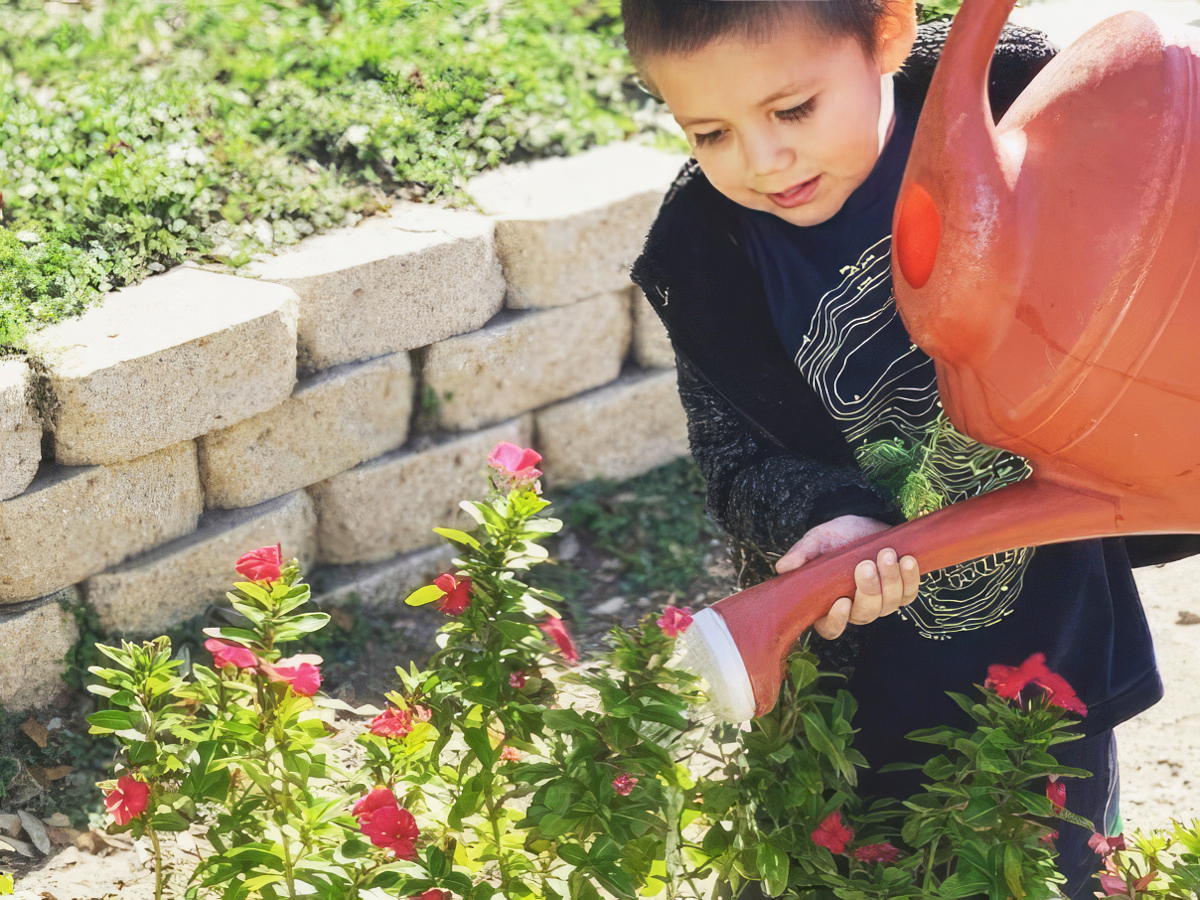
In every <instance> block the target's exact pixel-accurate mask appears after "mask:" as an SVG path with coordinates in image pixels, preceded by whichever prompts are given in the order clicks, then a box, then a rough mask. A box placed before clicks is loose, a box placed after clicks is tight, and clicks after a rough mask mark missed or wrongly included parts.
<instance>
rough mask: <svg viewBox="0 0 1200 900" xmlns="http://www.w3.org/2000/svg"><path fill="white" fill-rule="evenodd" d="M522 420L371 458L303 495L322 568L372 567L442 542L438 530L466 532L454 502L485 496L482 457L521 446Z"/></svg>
mask: <svg viewBox="0 0 1200 900" xmlns="http://www.w3.org/2000/svg"><path fill="white" fill-rule="evenodd" d="M531 432H532V419H531V417H529V416H525V417H522V418H520V419H514V420H512V421H509V422H504V423H502V424H500V425H496V426H494V427H492V428H488V429H485V430H483V431H477V432H474V433H472V434H466V435H461V436H459V437H455V438H452V439H450V440H445V441H442V442H440V443H434V444H430V445H427V446H424V447H422V448H420V449H413V450H399V451H396V452H394V453H389V454H387V455H386V456H381V457H380V458H379V459H373V460H371V461H370V462H367V463H363V464H362V465H361V466H357V467H355V468H353V469H351V470H350V471H349V472H343V473H341V474H340V475H335V476H333V477H332V478H330V479H327V480H325V481H322V482H320V483H318V484H314V485H313V486H312V487H311V488H309V492H310V493H311V494H312V496H313V499H314V500H315V501H316V504H317V542H318V545H319V548H320V550H319V558H320V561H321V562H323V563H364V562H379V561H380V560H384V559H388V558H389V557H392V556H395V555H397V554H400V553H408V552H410V551H413V550H419V549H422V548H425V547H429V546H432V545H434V544H440V543H442V539H441V538H440V537H438V536H437V535H435V534H434V533H433V529H434V528H435V527H437V526H439V525H444V526H447V527H451V528H453V527H458V528H462V527H464V526H467V527H473V526H474V522H472V521H471V520H470V519H468V518H467V516H466V514H465V513H463V512H462V510H460V509H459V507H458V504H459V501H461V500H471V499H477V498H480V497H482V496H484V494H485V493H486V492H487V489H488V480H487V456H488V453H490V452H491V450H492V448H493V447H494V446H496V444H497V443H499V442H500V441H510V442H511V443H514V444H520V445H521V446H523V447H528V446H529V437H530V434H531Z"/></svg>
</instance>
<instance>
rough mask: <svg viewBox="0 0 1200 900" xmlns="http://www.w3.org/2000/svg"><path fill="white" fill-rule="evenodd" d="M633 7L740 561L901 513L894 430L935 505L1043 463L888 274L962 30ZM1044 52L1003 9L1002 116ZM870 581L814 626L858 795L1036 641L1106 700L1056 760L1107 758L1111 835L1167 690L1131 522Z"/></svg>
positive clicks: (869, 9)
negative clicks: (900, 301) (969, 405)
mask: <svg viewBox="0 0 1200 900" xmlns="http://www.w3.org/2000/svg"><path fill="white" fill-rule="evenodd" d="M622 14H623V17H624V21H625V35H626V43H627V45H628V48H629V51H630V56H631V59H632V60H633V62H634V64H635V66H636V67H637V69H638V72H639V75H640V77H641V78H642V80H643V82H644V83H645V84H646V85H647V87H648V88H649V90H650V91H651V92H652V93H654V94H656V95H657V96H659V97H660V98H662V99H663V100H664V101H665V102H666V104H667V105H668V107H669V108H670V110H671V112H672V114H673V115H674V117H675V119H676V121H677V122H678V123H679V125H680V126H681V127H682V128H683V130H684V132H685V133H686V135H687V137H688V141H689V143H690V144H691V146H692V150H693V157H694V158H693V159H692V160H689V162H688V164H687V165H686V166H685V167H684V169H683V171H682V172H681V174H680V176H679V178H678V179H677V180H676V182H675V184H674V185H673V186H672V188H671V190H670V191H669V192H668V194H667V196H666V198H665V199H664V201H663V205H662V208H661V210H660V212H659V215H658V218H657V220H656V221H655V223H654V226H653V228H652V229H651V231H650V234H649V236H648V238H647V241H646V246H645V250H644V252H643V253H642V255H641V256H640V257H639V259H638V260H637V262H636V263H635V265H634V269H633V280H634V281H635V282H636V283H637V284H638V285H639V286H640V287H641V288H642V289H643V291H644V293H645V294H646V297H647V299H648V300H649V301H650V303H651V305H652V306H653V307H654V308H655V310H656V311H657V312H658V314H659V316H660V317H661V318H662V320H663V322H664V324H665V325H666V326H667V330H668V332H669V334H670V337H671V341H672V344H673V346H674V348H675V351H676V358H677V363H678V370H679V390H680V395H681V398H682V400H683V404H684V407H685V409H686V410H687V413H688V429H689V439H690V443H691V448H692V453H693V455H694V456H695V458H696V461H697V463H698V464H699V466H700V468H701V471H702V472H703V473H704V476H705V478H706V480H707V483H708V506H709V509H710V511H711V512H712V514H713V515H714V517H715V518H716V519H717V520H718V521H719V522H720V524H721V525H722V527H723V528H724V529H725V530H726V531H727V532H728V533H729V535H730V536H731V537H732V539H733V544H734V548H735V553H736V554H738V555H739V556H740V557H741V562H742V572H743V576H744V581H746V582H749V581H754V580H761V579H762V578H765V577H768V576H769V575H770V574H772V570H771V565H770V564H771V561H775V569H776V570H777V571H780V572H782V571H788V570H790V569H794V568H797V567H798V566H800V565H802V564H803V563H804V562H806V561H807V560H809V559H812V558H813V557H815V556H817V555H819V554H821V553H823V552H827V551H830V550H834V549H836V548H837V547H840V546H842V545H843V544H846V543H848V542H850V541H852V540H854V539H856V538H858V537H860V536H862V535H864V534H868V533H871V532H874V531H878V530H881V529H883V528H886V527H888V526H889V525H892V524H897V523H899V522H900V521H903V518H904V517H903V516H902V515H900V514H898V512H897V510H896V509H895V508H894V506H893V505H892V504H891V503H890V502H889V501H888V500H887V499H886V498H885V497H884V496H883V495H882V494H881V493H880V492H879V491H878V490H877V489H876V488H875V487H873V486H872V484H871V482H870V481H869V480H868V479H867V478H866V476H865V475H864V472H863V468H862V467H863V466H864V465H867V466H873V465H874V464H875V461H876V459H877V458H878V457H877V454H878V453H879V448H880V447H881V446H884V445H885V444H886V445H889V446H895V445H899V446H902V447H905V448H907V449H908V450H910V451H911V452H912V458H913V459H916V460H920V465H921V469H922V472H923V473H924V476H925V479H926V483H927V484H928V485H929V489H930V491H932V492H933V493H935V494H936V495H937V499H938V500H939V502H953V501H955V500H959V499H962V498H964V497H967V496H971V495H973V494H976V493H980V492H982V491H986V490H991V489H993V488H995V487H999V486H1001V485H1003V484H1006V483H1009V482H1011V481H1014V480H1018V479H1020V478H1023V477H1025V475H1027V474H1028V468H1027V466H1026V465H1025V463H1024V461H1023V460H1021V459H1019V458H1016V457H1013V456H1011V455H1009V454H1005V453H1002V452H999V451H996V450H993V449H991V448H987V447H983V446H981V445H979V444H976V443H975V442H973V441H970V440H969V439H965V438H963V437H962V436H961V435H958V434H957V433H956V432H953V430H952V429H948V428H947V427H946V426H945V422H944V419H943V418H942V417H941V416H940V414H939V413H940V404H939V403H938V402H937V385H936V377H935V374H934V369H933V364H932V361H931V360H929V359H928V357H926V356H925V355H924V354H923V353H922V352H921V351H920V350H919V349H918V348H916V347H915V346H914V345H913V344H912V343H911V341H910V340H909V338H908V335H907V333H906V332H905V331H904V327H903V323H902V322H901V321H900V319H899V316H898V315H897V313H896V310H895V304H894V300H893V298H892V293H891V274H890V242H891V223H892V212H893V210H894V207H895V203H896V196H897V193H898V191H899V186H900V181H901V177H902V175H903V171H904V166H905V162H906V160H907V156H908V152H909V149H910V147H911V143H912V138H913V133H914V130H915V127H916V121H917V117H918V116H919V113H920V108H921V104H922V103H923V101H924V96H925V92H926V90H927V88H928V85H929V79H930V76H931V74H932V70H933V67H934V65H935V64H936V60H937V55H938V53H939V52H940V48H941V45H942V43H943V42H944V40H945V34H946V31H947V26H946V25H945V24H944V23H939V24H938V25H933V26H922V27H921V29H919V30H918V29H917V26H916V13H915V9H914V3H913V0H891V2H888V0H828V2H826V0H804V2H796V0H792V2H789V0H752V2H736V0H735V2H722V0H623V2H622ZM914 45H915V47H916V49H915V51H913V48H914ZM1052 55H1053V50H1052V48H1051V47H1050V46H1049V45H1048V44H1047V43H1046V42H1045V40H1044V38H1043V37H1042V36H1041V35H1040V34H1038V33H1037V32H1031V31H1029V30H1024V29H1015V28H1008V29H1006V30H1005V34H1004V36H1003V37H1002V39H1001V42H1000V45H999V46H998V48H997V51H996V54H995V57H994V59H993V65H992V79H991V80H992V83H991V94H990V97H991V101H992V106H993V112H994V113H995V114H996V115H997V117H998V116H999V115H1000V114H1002V113H1003V111H1004V110H1005V109H1007V107H1008V105H1009V104H1010V103H1011V102H1012V100H1013V99H1015V97H1016V96H1017V95H1018V94H1019V93H1020V92H1021V90H1023V89H1024V87H1025V85H1026V84H1028V82H1029V81H1030V80H1031V79H1032V78H1033V76H1034V75H1035V74H1036V73H1037V71H1039V70H1040V69H1041V68H1042V67H1043V66H1044V65H1045V63H1046V62H1048V61H1049V59H1050V57H1051V56H1052ZM1134 547H1135V542H1133V541H1131V542H1130V548H1131V549H1134ZM1137 547H1138V548H1139V549H1142V550H1143V553H1144V555H1143V557H1142V559H1141V560H1140V562H1141V563H1142V564H1146V563H1149V562H1160V561H1163V560H1164V559H1166V558H1171V557H1173V556H1177V555H1182V554H1181V553H1180V548H1175V547H1174V546H1166V547H1164V546H1163V542H1162V540H1161V539H1156V541H1155V543H1154V545H1153V546H1150V545H1149V544H1148V543H1146V542H1143V543H1142V544H1138V545H1137ZM1164 550H1165V552H1162V551H1164ZM1156 552H1157V553H1158V555H1157V556H1150V555H1146V554H1152V553H1156ZM855 582H856V591H857V592H856V595H855V597H853V598H843V599H842V600H839V601H838V602H837V603H836V604H835V605H834V607H833V609H832V610H831V612H830V613H829V615H828V616H826V617H825V618H824V619H823V620H822V621H821V622H819V623H818V624H817V627H816V630H817V632H818V633H819V634H820V635H821V636H822V637H823V638H826V639H831V640H830V641H829V642H828V643H825V644H823V646H822V653H823V655H824V656H825V658H826V660H827V661H829V662H832V663H833V664H835V665H837V666H839V667H841V668H843V670H845V671H847V672H849V673H850V682H849V685H848V687H849V689H850V690H851V691H852V692H853V693H854V695H855V697H856V699H857V700H858V701H859V712H858V715H857V716H856V719H855V724H856V725H857V726H858V727H859V728H860V732H859V734H858V737H857V739H856V746H857V747H858V749H860V750H861V751H862V752H863V753H864V755H865V756H866V757H867V759H868V761H869V762H870V764H871V767H872V768H871V770H868V771H866V772H864V773H862V775H861V776H860V783H861V785H862V789H863V792H864V794H874V795H877V796H878V795H887V796H896V797H903V796H906V795H907V794H909V793H911V792H912V791H913V790H915V788H916V787H917V785H918V784H919V778H920V775H919V773H915V774H914V773H907V772H903V773H891V774H882V773H879V772H877V771H874V770H876V769H877V768H878V767H880V766H882V765H883V764H885V763H888V762H893V761H897V760H914V761H922V758H921V755H920V753H921V751H920V748H919V746H918V745H916V744H912V743H911V742H906V741H905V739H904V735H905V734H906V733H907V732H909V731H912V730H915V729H917V728H924V727H932V726H935V725H942V724H962V713H961V711H960V710H958V708H957V706H955V705H954V704H953V703H952V702H951V701H950V700H949V699H948V698H947V697H946V696H945V692H946V691H950V690H954V691H968V692H969V691H970V688H971V685H972V684H978V683H981V682H982V681H983V679H984V677H985V675H986V671H987V667H988V665H989V664H990V663H1005V664H1009V665H1016V664H1018V663H1020V662H1022V661H1023V660H1024V659H1025V658H1026V657H1028V656H1029V655H1030V654H1031V653H1034V652H1039V651H1040V652H1043V653H1045V654H1046V658H1047V663H1048V665H1049V666H1050V667H1051V668H1052V669H1053V670H1055V671H1057V672H1059V673H1060V674H1062V675H1064V676H1065V677H1066V678H1067V680H1068V681H1069V682H1070V684H1071V685H1072V686H1073V687H1074V688H1075V689H1076V691H1077V692H1078V693H1079V695H1080V697H1081V698H1082V699H1083V700H1084V702H1085V703H1086V704H1087V705H1088V715H1087V718H1086V719H1085V720H1084V721H1083V722H1082V723H1081V724H1082V728H1083V730H1084V732H1085V735H1086V736H1085V738H1083V739H1081V740H1079V741H1076V742H1074V743H1072V744H1069V745H1066V746H1065V747H1064V748H1063V749H1062V751H1061V752H1060V754H1059V757H1060V761H1062V762H1063V763H1064V764H1066V765H1071V766H1078V767H1080V768H1084V769H1087V770H1089V771H1091V772H1093V773H1094V774H1093V777H1092V778H1089V779H1086V780H1084V781H1080V782H1071V783H1070V784H1069V788H1068V795H1067V796H1068V799H1067V806H1068V808H1070V809H1071V810H1072V811H1074V812H1076V813H1078V814H1080V815H1083V816H1086V817H1088V818H1090V819H1092V820H1093V821H1094V822H1095V824H1096V827H1097V829H1098V830H1100V831H1104V832H1105V833H1113V832H1112V829H1113V828H1114V827H1116V819H1117V809H1116V801H1117V770H1116V757H1115V742H1114V739H1113V734H1112V728H1113V726H1114V725H1116V724H1118V723H1119V722H1122V721H1124V720H1126V719H1128V718H1130V717H1132V716H1133V715H1136V714H1137V713H1138V712H1140V711H1142V710H1144V709H1146V708H1147V707H1149V706H1150V705H1152V704H1153V703H1155V702H1157V700H1158V699H1159V698H1160V697H1161V694H1162V686H1161V682H1160V681H1159V678H1158V673H1157V670H1156V668H1155V662H1154V653H1153V647H1152V644H1151V640H1150V634H1149V630H1148V628H1147V626H1146V622H1145V617H1144V615H1143V613H1142V610H1141V606H1140V603H1139V601H1138V597H1137V592H1136V588H1135V586H1134V583H1133V579H1132V575H1131V572H1130V560H1129V555H1128V553H1127V550H1126V544H1125V542H1124V541H1121V540H1116V539H1113V540H1106V541H1086V542H1076V543H1072V544H1064V545H1056V546H1052V547H1044V548H1040V549H1038V550H1036V551H1035V550H1031V549H1027V548H1026V549H1018V550H1013V551H1010V552H1008V553H1004V554H998V555H996V556H994V557H989V558H987V559H983V560H976V561H974V562H971V563H967V564H964V565H962V566H956V567H953V568H951V569H946V570H942V571H940V572H936V573H933V574H932V575H930V576H927V577H925V578H923V579H920V578H919V573H918V572H917V568H916V564H915V560H913V559H912V558H911V557H905V558H902V559H899V560H898V559H897V558H896V554H895V552H894V551H890V550H885V551H883V552H882V553H881V554H880V555H879V557H878V559H875V560H864V561H863V562H862V563H860V564H859V565H858V566H857V567H856V569H855ZM918 588H919V590H918ZM871 622H873V623H874V624H872V626H871V627H870V628H869V629H864V630H862V631H861V632H858V631H857V630H854V629H851V630H849V632H848V633H846V634H845V635H843V631H844V630H846V625H847V624H848V623H849V624H854V625H863V624H867V623H871ZM832 639H837V640H832ZM860 645H861V653H860V652H858V651H859V647H860ZM1060 832H1061V835H1062V836H1061V838H1060V839H1059V841H1058V842H1057V843H1058V849H1059V852H1060V868H1061V869H1062V870H1063V872H1064V874H1065V875H1066V876H1067V878H1068V883H1067V885H1066V892H1067V894H1068V896H1072V897H1086V896H1090V889H1089V881H1090V876H1091V875H1092V874H1093V873H1094V872H1095V871H1096V869H1097V865H1096V862H1097V858H1096V857H1095V855H1094V853H1093V852H1092V851H1091V850H1090V848H1088V847H1087V845H1086V841H1087V838H1088V837H1089V836H1090V834H1089V832H1087V831H1086V830H1084V829H1082V828H1079V827H1075V826H1070V825H1067V824H1066V823H1063V827H1062V828H1061V829H1060Z"/></svg>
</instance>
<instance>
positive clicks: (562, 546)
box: [557, 534, 579, 562]
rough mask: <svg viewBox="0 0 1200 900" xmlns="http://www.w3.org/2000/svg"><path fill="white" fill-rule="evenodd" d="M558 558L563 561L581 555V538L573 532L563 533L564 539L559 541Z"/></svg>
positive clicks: (568, 560)
mask: <svg viewBox="0 0 1200 900" xmlns="http://www.w3.org/2000/svg"><path fill="white" fill-rule="evenodd" d="M557 555H558V558H559V559H560V560H561V561H562V562H570V561H571V560H573V559H574V558H575V557H576V556H578V555H579V538H577V537H575V535H573V534H566V535H563V539H562V540H561V541H559V542H558V554H557Z"/></svg>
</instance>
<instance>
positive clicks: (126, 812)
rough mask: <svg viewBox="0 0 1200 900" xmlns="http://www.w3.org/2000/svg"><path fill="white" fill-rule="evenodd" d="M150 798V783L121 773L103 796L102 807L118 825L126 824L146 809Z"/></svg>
mask: <svg viewBox="0 0 1200 900" xmlns="http://www.w3.org/2000/svg"><path fill="white" fill-rule="evenodd" d="M149 800H150V785H148V784H146V782H144V781H138V780H137V779H136V778H134V777H133V776H132V775H122V776H121V777H120V778H118V779H117V786H116V787H115V788H113V789H112V790H111V791H109V792H108V794H107V795H105V797H104V808H105V809H106V810H108V812H109V814H110V815H111V816H112V817H113V819H114V820H115V821H116V823H117V824H118V825H128V824H129V822H130V820H132V819H136V818H137V817H138V816H140V815H141V814H142V813H144V812H145V811H146V804H147V802H148V801H149Z"/></svg>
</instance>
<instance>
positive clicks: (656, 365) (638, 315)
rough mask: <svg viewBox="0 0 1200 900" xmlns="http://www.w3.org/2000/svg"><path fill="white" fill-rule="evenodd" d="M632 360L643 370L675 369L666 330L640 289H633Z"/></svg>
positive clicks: (673, 351) (673, 355) (673, 354)
mask: <svg viewBox="0 0 1200 900" xmlns="http://www.w3.org/2000/svg"><path fill="white" fill-rule="evenodd" d="M632 303H633V359H634V362H636V363H637V364H638V365H639V366H641V367H642V368H645V369H673V368H675V350H674V349H673V348H672V347H671V339H670V338H669V337H667V328H666V326H665V325H663V323H662V319H660V318H659V317H658V314H657V313H656V312H655V311H654V309H653V307H651V306H650V301H649V300H647V299H646V295H645V294H643V293H642V289H641V288H639V287H635V288H634V289H633V300H632Z"/></svg>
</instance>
